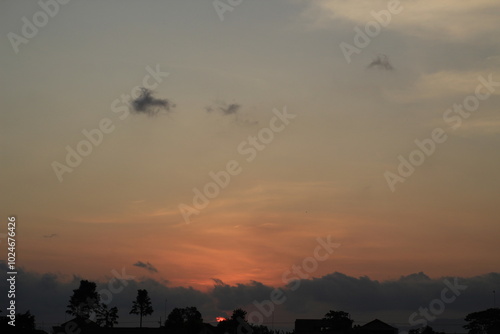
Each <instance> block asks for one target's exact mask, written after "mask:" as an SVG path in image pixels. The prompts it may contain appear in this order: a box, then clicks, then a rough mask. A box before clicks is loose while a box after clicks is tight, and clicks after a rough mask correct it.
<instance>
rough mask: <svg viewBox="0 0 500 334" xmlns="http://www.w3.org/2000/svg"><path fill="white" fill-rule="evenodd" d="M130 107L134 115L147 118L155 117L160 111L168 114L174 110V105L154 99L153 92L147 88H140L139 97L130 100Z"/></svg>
mask: <svg viewBox="0 0 500 334" xmlns="http://www.w3.org/2000/svg"><path fill="white" fill-rule="evenodd" d="M131 105H132V109H133V111H134V112H135V113H137V114H145V115H148V116H155V115H157V114H158V113H159V112H160V111H166V112H170V111H171V110H172V109H173V108H175V104H173V103H172V101H170V100H168V99H157V98H155V97H154V96H153V92H152V91H151V90H149V89H147V88H142V91H141V95H140V96H139V97H138V98H136V99H135V100H132V102H131Z"/></svg>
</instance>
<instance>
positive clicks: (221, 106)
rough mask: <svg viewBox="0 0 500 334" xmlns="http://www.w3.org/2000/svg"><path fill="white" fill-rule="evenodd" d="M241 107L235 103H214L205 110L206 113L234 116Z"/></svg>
mask: <svg viewBox="0 0 500 334" xmlns="http://www.w3.org/2000/svg"><path fill="white" fill-rule="evenodd" d="M240 108H241V105H240V104H237V103H231V104H227V103H225V102H216V103H214V104H213V105H211V106H208V107H206V108H205V110H206V111H207V112H214V111H215V112H220V113H222V114H223V115H235V114H236V113H238V111H239V110H240Z"/></svg>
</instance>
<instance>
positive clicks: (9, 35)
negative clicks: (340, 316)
mask: <svg viewBox="0 0 500 334" xmlns="http://www.w3.org/2000/svg"><path fill="white" fill-rule="evenodd" d="M499 14H500V4H499V3H498V1H495V0H479V1H474V2H465V1H463V2H458V1H451V0H440V1H432V0H412V1H403V0H402V1H400V2H398V1H379V0H375V1H367V0H365V1H361V0H360V1H345V0H315V1H311V0H309V1H306V0H275V1H250V0H241V1H232V2H231V1H223V0H221V1H208V0H207V1H201V0H199V1H192V0H189V1H180V0H172V1H153V0H148V1H141V2H138V1H130V0H122V1H106V2H96V1H88V2H85V1H76V0H72V1H67V2H65V1H62V0H60V2H55V0H53V1H50V0H42V1H40V2H34V1H33V2H28V1H26V2H18V1H10V0H7V1H2V3H1V4H0V18H1V20H0V31H1V32H2V43H0V53H1V57H0V59H1V60H0V61H1V66H0V76H1V78H2V79H3V80H2V89H1V90H0V100H1V101H2V111H1V114H0V117H1V120H0V127H1V131H0V138H1V140H2V148H1V150H0V152H1V156H0V159H1V166H2V173H1V177H0V186H1V189H2V192H1V194H0V203H2V204H1V206H0V216H1V217H2V218H1V219H2V221H3V222H5V224H2V231H0V233H6V232H7V230H6V226H7V224H6V222H7V218H8V217H9V216H16V219H17V226H16V233H17V235H16V238H17V239H16V242H17V262H16V265H17V267H18V268H20V270H22V273H24V274H23V275H24V277H25V279H24V281H22V280H23V279H22V278H20V280H21V282H35V281H36V282H40V284H41V286H44V285H43V284H48V286H51V287H52V288H54V289H56V290H57V291H59V292H61V299H60V300H63V302H66V299H69V295H68V293H70V291H71V290H72V289H74V288H76V287H75V284H77V281H78V279H77V278H81V279H90V280H94V281H97V282H101V283H102V284H103V285H104V286H105V285H106V282H107V281H108V280H109V279H110V277H112V272H113V270H115V271H121V270H122V269H123V268H126V271H127V273H129V275H132V276H134V279H133V281H134V283H133V286H134V287H136V286H137V288H140V287H141V284H143V285H144V286H148V287H150V289H155V291H158V293H161V294H164V295H165V296H166V295H168V296H169V297H168V300H169V304H168V308H170V309H171V308H172V307H175V305H176V299H175V298H179V303H184V302H185V303H187V302H192V303H195V304H196V303H199V307H200V308H202V309H204V310H205V312H206V314H210V317H212V316H213V317H215V316H216V315H217V314H219V315H220V314H223V313H224V312H226V313H227V312H230V311H231V310H232V309H234V308H236V307H237V306H242V307H248V308H249V309H250V307H251V304H252V303H251V302H249V300H257V299H258V298H264V297H263V296H268V293H269V291H271V290H269V289H270V287H284V286H286V284H287V283H289V279H290V278H291V277H292V276H293V277H296V276H297V275H295V274H294V275H286V273H287V271H288V270H291V268H293V266H299V267H300V266H302V267H304V266H306V267H307V265H310V267H309V268H310V272H307V274H304V277H296V278H300V279H302V280H303V281H304V284H303V285H302V287H301V288H299V289H297V291H295V292H294V293H297V294H298V295H297V297H296V298H297V299H295V301H293V298H289V300H288V301H287V302H285V303H284V304H283V305H280V308H281V309H282V312H283V313H282V314H281V315H277V316H276V317H277V319H281V321H283V322H288V323H289V322H290V321H292V322H293V319H295V318H308V317H310V318H315V317H316V318H317V317H321V316H322V315H323V314H325V313H326V312H327V311H328V310H329V309H331V308H332V307H333V306H335V307H337V308H339V309H345V310H347V311H351V312H352V314H353V315H357V318H358V319H360V320H363V321H364V320H366V321H369V320H372V319H371V316H372V315H379V316H380V317H381V319H382V320H384V319H387V321H392V322H393V323H407V322H408V320H407V319H408V316H409V315H410V314H412V312H414V311H415V310H417V309H418V306H419V305H428V304H429V303H430V302H431V301H432V300H433V298H435V297H432V293H430V292H429V295H427V294H424V295H425V298H424V297H422V298H420V297H419V298H420V299H419V298H417V299H412V297H411V294H410V295H409V296H408V298H409V299H411V300H412V302H409V304H408V305H411V306H408V307H406V306H405V307H402V306H401V305H400V304H397V303H395V304H394V303H392V302H388V303H389V304H388V305H385V306H382V305H380V306H379V307H377V306H376V305H375V306H369V307H367V308H363V307H362V305H364V304H365V301H363V299H359V303H352V301H351V300H349V298H348V297H345V296H343V295H342V296H341V292H342V291H343V289H340V290H338V291H339V292H338V294H335V293H333V292H332V293H331V294H324V295H322V294H315V293H313V292H311V293H310V294H307V293H306V291H326V290H328V291H330V290H332V289H331V287H330V288H329V285H328V284H326V283H325V282H330V283H332V282H337V280H340V281H342V282H343V283H342V284H344V283H345V282H350V280H352V282H354V283H352V285H350V283H349V284H348V283H345V284H347V285H345V286H344V285H342V284H341V283H335V286H337V287H339V286H340V287H344V288H345V289H347V290H348V291H349V289H351V291H354V290H356V294H357V293H359V291H365V290H363V289H362V288H359V289H358V288H355V287H356V286H357V285H360V286H361V285H362V284H364V283H370V282H378V283H377V284H382V285H383V284H385V285H384V286H392V285H393V284H395V285H397V286H398V287H400V286H399V285H398V284H399V283H400V282H401V281H402V280H403V281H404V282H406V283H405V284H407V285H410V286H412V287H407V286H405V288H401V289H402V290H401V291H407V290H404V289H406V288H408V289H410V288H411V289H413V288H415V289H420V288H421V289H424V288H422V286H426V285H425V284H427V283H425V282H432V284H434V285H433V288H432V289H434V290H432V289H430V290H429V291H431V290H432V291H434V292H435V291H437V295H439V291H441V289H442V288H444V287H445V285H444V283H443V280H444V278H446V277H447V278H448V279H450V280H452V281H453V278H456V277H459V278H461V279H463V280H464V281H467V282H468V280H470V282H471V283H470V284H471V286H472V285H474V284H476V283H477V282H483V285H481V284H479V283H477V286H478V289H479V290H477V291H475V292H473V291H472V289H468V291H467V292H464V296H465V295H466V294H468V293H469V294H470V295H469V297H464V298H463V299H462V300H469V301H470V300H474V301H475V302H474V303H469V304H467V305H469V306H468V307H469V308H467V307H466V306H460V305H462V304H460V303H465V302H464V301H462V302H460V297H457V299H458V300H459V301H458V302H457V303H459V304H460V305H458V304H455V303H452V304H451V305H450V306H449V310H450V312H455V313H452V314H451V315H450V316H453V317H455V318H463V317H464V316H465V314H466V313H467V312H472V311H477V310H480V309H484V308H486V307H490V306H492V300H491V299H492V296H491V291H492V290H494V289H495V287H496V288H497V289H498V285H499V282H500V280H499V278H498V272H499V270H500V269H499V266H498V265H499V264H500V252H498V250H499V247H498V244H499V243H498V236H499V235H500V225H499V224H498V216H499V209H498V208H499V205H498V204H499V203H498V189H499V186H500V178H499V177H498V169H499V167H500V155H499V154H498V152H499V148H500V116H499V114H498V110H499V109H498V108H499V106H500V97H499V95H500V70H499V65H500V54H499V51H500V44H499V42H498V31H499V28H500V23H499V20H498V15H499ZM4 226H5V227H4ZM2 236H3V239H2V240H1V243H2V244H3V245H5V244H6V241H5V234H3V235H2ZM318 240H323V244H324V243H328V242H330V243H335V245H336V246H337V247H336V248H335V250H334V251H332V252H331V253H329V252H328V251H327V250H326V249H322V250H321V252H318V251H316V250H317V249H318V248H317V247H318V245H322V243H321V242H320V241H318ZM325 240H330V241H325ZM320 253H321V254H320ZM2 254H6V251H2ZM320 255H321V256H320ZM323 256H324V257H323ZM319 257H321V258H322V260H318V259H319ZM6 258H7V257H6V255H5V256H4V255H2V260H3V263H4V264H5V262H6V260H5V259H6ZM313 264H315V265H313ZM413 275H416V276H413ZM284 276H286V277H285V278H284ZM405 277H411V278H414V277H417V278H419V279H416V280H412V279H410V280H409V281H408V280H405V279H404V278H405ZM398 282H399V283H398ZM422 282H424V283H422ZM472 282H476V283H472ZM332 284H333V283H332ZM412 284H413V285H412ZM421 284H424V285H421ZM429 284H431V283H429ZM130 286H132V283H131V285H130ZM304 286H307V287H308V288H307V289H306V288H303V287H304ZM372 286H373V285H372ZM417 287H420V288H417ZM25 288H26V289H27V286H26V287H25ZM129 288H130V287H128V288H127V289H129ZM261 288H262V289H263V290H262V289H261ZM20 289H22V287H20ZM224 289H226V290H224ZM232 289H233V290H234V291H238V293H245V294H246V295H247V296H251V298H250V297H248V298H243V297H241V296H239V295H238V294H237V293H236V292H235V293H234V296H233V297H231V298H232V299H231V298H229V297H227V296H229V295H231V293H230V292H229V291H232ZM266 289H267V290H266ZM394 289H395V290H391V291H392V292H391V294H389V292H385V293H382V294H381V295H378V294H368V296H369V297H370V298H372V299H371V301H370V302H369V303H367V304H369V305H372V303H374V300H379V299H387V300H392V298H393V297H394V296H395V295H393V294H392V293H393V292H394V291H400V290H397V289H396V288H394ZM132 290H133V289H132ZM257 290H258V291H260V292H258V291H257ZM376 290H377V291H379V293H380V291H384V290H383V289H382V290H380V289H379V288H376ZM424 290H425V289H424ZM127 291H129V290H127ZM221 291H222V292H221ZM224 291H225V292H224ZM245 291H246V292H245ZM248 291H249V292H248ZM252 291H253V292H252ZM262 291H264V292H262ZM332 291H337V290H336V289H333V290H332ZM370 291H371V290H370ZM412 291H413V290H412ZM66 292H68V293H66ZM223 292H224V293H223ZM20 293H21V294H22V292H20ZM353 293H354V292H353ZM339 294H340V295H339ZM388 294H389V295H390V296H389V295H388ZM63 295H64V296H65V297H64V298H63ZM125 295H127V296H129V295H130V294H125V293H124V294H122V297H120V298H124V296H125ZM254 295H255V297H254ZM306 295H307V296H308V297H307V298H311V302H310V303H311V304H310V307H307V306H304V305H307V303H302V301H298V300H301V299H300V298H306V297H304V296H306ZM396 295H397V294H396ZM25 296H28V295H26V294H25ZM170 296H171V297H170ZM176 296H177V297H176ZM224 296H226V297H227V298H228V300H230V301H228V300H225V298H226V297H224ZM300 296H302V297H300ZM391 296H392V297H391ZM427 297H428V298H427ZM40 298H44V297H43V296H39V297H35V295H30V297H26V300H27V301H26V303H25V304H26V305H23V307H25V308H24V309H29V308H31V309H32V310H33V313H35V315H37V312H38V313H39V314H42V313H43V307H41V306H40V305H41V302H40ZM65 298H66V299H65ZM162 298H163V297H158V300H157V301H156V303H157V305H159V306H158V307H159V308H161V307H162V306H161V305H162V300H163V299H162ZM218 298H219V299H220V300H225V301H224V302H223V301H220V300H219V299H218ZM266 298H269V297H266ZM307 298H306V299H307ZM321 298H322V299H321ZM325 298H326V299H325ZM367 298H368V297H367ZM394 298H395V297H394ZM426 298H427V299H426ZM468 298H469V299H468ZM57 300H59V299H57ZM239 300H241V302H238V301H239ZM353 300H358V299H356V298H354V299H353ZM6 302H7V301H6V298H5V296H3V295H2V303H6ZM375 304H377V303H375ZM249 305H250V306H249ZM330 305H333V306H330ZM405 305H406V304H405ZM415 305H417V306H415ZM463 305H465V304H463ZM64 306H65V305H63V306H62V308H61V310H62V311H61V312H60V314H59V315H57V316H54V318H50V320H47V321H53V322H57V321H61V320H64V319H63V317H64V314H63V313H64V310H63V309H64ZM186 306H189V305H186ZM299 306H304V308H303V309H300V307H299ZM455 308H456V310H455ZM396 309H397V310H399V311H401V314H399V313H397V312H395V310H396ZM388 310H389V311H390V312H389V311H388ZM386 311H387V312H389V313H390V314H389V313H387V312H386ZM278 312H279V311H278ZM377 312H381V313H377ZM384 312H386V313H384ZM126 313H128V312H124V317H125V314H126ZM396 313H397V316H395V317H393V315H394V314H396ZM158 316H159V314H158ZM39 317H40V318H42V316H39ZM46 317H47V318H49V317H52V315H49V314H47V315H46ZM389 318H390V319H389ZM441 318H442V317H441ZM276 321H277V320H276Z"/></svg>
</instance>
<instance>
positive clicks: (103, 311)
mask: <svg viewBox="0 0 500 334" xmlns="http://www.w3.org/2000/svg"><path fill="white" fill-rule="evenodd" d="M118 318H119V316H118V308H116V306H115V307H112V308H110V309H108V306H107V305H106V304H104V303H102V304H101V306H100V307H99V309H97V321H96V322H97V324H98V325H99V326H103V327H106V328H111V327H113V326H114V325H116V324H118V321H117V319H118Z"/></svg>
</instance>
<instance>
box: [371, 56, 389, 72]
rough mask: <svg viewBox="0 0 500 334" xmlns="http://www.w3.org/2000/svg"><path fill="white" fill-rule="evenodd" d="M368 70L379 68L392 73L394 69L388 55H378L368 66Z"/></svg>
mask: <svg viewBox="0 0 500 334" xmlns="http://www.w3.org/2000/svg"><path fill="white" fill-rule="evenodd" d="M368 68H377V69H381V70H386V71H392V70H393V69H394V67H393V66H392V64H391V63H390V62H389V58H388V57H387V55H378V56H377V57H376V58H375V59H373V60H372V62H371V63H370V64H368Z"/></svg>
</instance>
